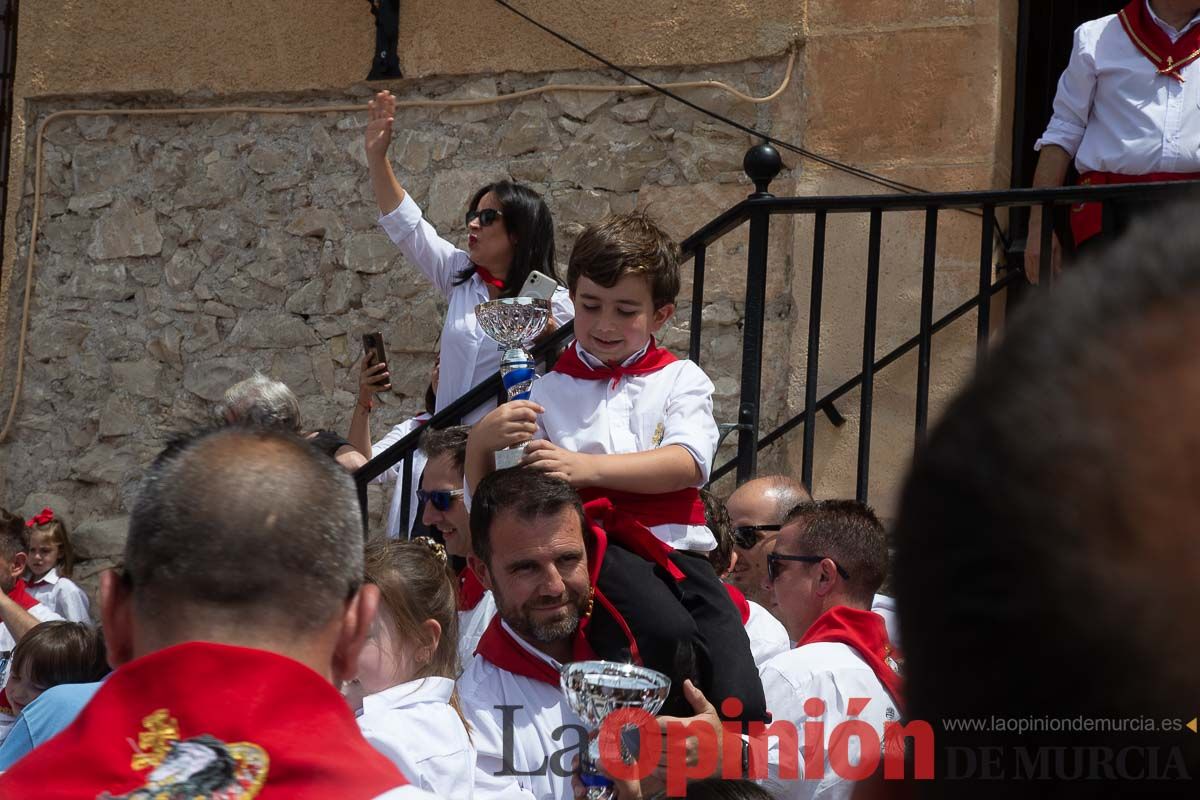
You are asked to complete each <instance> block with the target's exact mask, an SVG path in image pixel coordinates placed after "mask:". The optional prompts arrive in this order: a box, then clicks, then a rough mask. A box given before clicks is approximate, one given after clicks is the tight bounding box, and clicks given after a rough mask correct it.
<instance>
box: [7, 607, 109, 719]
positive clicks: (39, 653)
mask: <svg viewBox="0 0 1200 800" xmlns="http://www.w3.org/2000/svg"><path fill="white" fill-rule="evenodd" d="M107 674H108V659H107V656H106V655H105V652H104V639H103V637H102V636H101V634H100V631H99V630H98V629H96V628H93V627H92V626H91V625H87V624H84V623H80V622H67V621H65V620H55V621H53V622H43V623H41V624H39V625H36V626H34V627H33V628H31V629H30V631H29V632H28V633H26V634H25V635H24V636H23V637H21V641H19V642H17V646H16V649H14V650H13V654H12V663H11V665H10V666H9V670H8V683H7V684H6V685H5V687H4V690H3V691H0V741H3V740H4V739H5V738H7V736H8V732H9V730H11V728H12V725H13V723H15V722H16V720H17V716H18V715H19V714H20V713H21V712H22V711H23V710H24V709H25V706H27V705H29V704H30V703H32V702H33V701H34V700H36V699H37V698H38V697H40V696H41V694H42V692H44V691H46V690H47V689H49V688H50V687H52V686H58V685H59V684H62V683H92V682H93V681H98V680H100V679H101V678H103V677H104V676H105V675H107Z"/></svg>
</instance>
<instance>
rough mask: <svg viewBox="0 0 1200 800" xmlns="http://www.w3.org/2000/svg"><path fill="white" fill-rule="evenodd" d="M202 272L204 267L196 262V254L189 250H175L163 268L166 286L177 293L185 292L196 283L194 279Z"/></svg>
mask: <svg viewBox="0 0 1200 800" xmlns="http://www.w3.org/2000/svg"><path fill="white" fill-rule="evenodd" d="M203 270H204V265H203V264H201V263H200V262H199V261H198V260H196V254H195V253H193V252H192V251H190V250H176V251H175V254H174V255H173V256H171V260H170V261H168V262H167V266H166V267H164V268H163V275H164V276H165V277H166V279H167V286H170V287H171V288H172V289H174V290H175V291H177V292H186V291H188V290H190V289H191V288H192V286H193V285H195V283H196V278H198V277H200V273H201V272H202V271H203Z"/></svg>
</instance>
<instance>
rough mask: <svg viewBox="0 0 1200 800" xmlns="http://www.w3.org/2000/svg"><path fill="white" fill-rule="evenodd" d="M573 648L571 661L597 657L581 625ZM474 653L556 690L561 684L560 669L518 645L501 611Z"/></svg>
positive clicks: (489, 625) (513, 672) (505, 669)
mask: <svg viewBox="0 0 1200 800" xmlns="http://www.w3.org/2000/svg"><path fill="white" fill-rule="evenodd" d="M572 651H573V652H572V654H571V660H572V661H589V660H591V659H594V658H595V657H596V654H595V653H594V652H593V651H592V646H591V645H589V644H588V642H587V639H585V638H584V636H583V626H582V625H580V629H579V630H578V631H576V633H575V641H574V642H573V643H572ZM475 652H476V653H478V654H479V655H481V656H483V657H484V658H486V659H487V660H488V661H489V662H491V663H492V664H494V665H495V666H497V667H499V668H500V669H502V670H504V671H505V672H511V673H512V674H514V675H520V676H522V677H525V678H530V679H531V680H535V681H541V682H542V683H547V684H549V685H551V686H553V687H554V688H556V689H557V688H558V687H559V683H558V678H559V674H558V670H556V669H555V668H554V667H552V666H550V665H549V664H548V663H546V661H545V660H543V659H541V658H538V657H537V656H535V655H534V654H533V653H531V652H529V651H528V650H526V649H525V648H524V647H522V646H521V645H520V644H518V643H517V640H516V639H514V638H513V637H512V634H510V633H509V632H508V631H507V630H506V629H505V628H504V626H503V625H501V624H500V615H499V614H497V615H496V616H494V617H492V621H491V622H490V623H488V626H487V630H485V631H484V632H483V636H482V637H480V639H479V646H478V647H476V648H475Z"/></svg>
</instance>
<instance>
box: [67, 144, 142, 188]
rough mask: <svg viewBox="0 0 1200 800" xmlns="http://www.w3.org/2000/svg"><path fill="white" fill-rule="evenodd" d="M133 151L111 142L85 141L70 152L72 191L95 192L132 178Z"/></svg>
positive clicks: (118, 184)
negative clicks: (94, 142)
mask: <svg viewBox="0 0 1200 800" xmlns="http://www.w3.org/2000/svg"><path fill="white" fill-rule="evenodd" d="M133 173H134V160H133V152H132V151H131V150H130V149H129V148H128V147H122V146H120V145H114V144H112V143H111V142H99V143H96V144H92V143H90V142H85V143H83V144H80V145H79V146H78V147H76V148H75V150H74V152H73V153H72V154H71V177H72V180H73V182H74V187H75V192H74V193H75V194H95V193H96V192H102V191H104V190H105V189H112V188H114V187H116V186H120V185H121V184H123V183H125V182H126V181H128V180H129V179H130V178H132V177H133Z"/></svg>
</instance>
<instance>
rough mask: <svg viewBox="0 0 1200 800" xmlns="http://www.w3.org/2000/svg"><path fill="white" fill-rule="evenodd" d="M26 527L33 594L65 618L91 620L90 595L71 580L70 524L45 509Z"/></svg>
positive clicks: (29, 577) (74, 620)
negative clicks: (68, 528) (68, 531)
mask: <svg viewBox="0 0 1200 800" xmlns="http://www.w3.org/2000/svg"><path fill="white" fill-rule="evenodd" d="M25 527H26V532H25V533H26V536H25V539H26V546H27V550H28V561H27V563H28V565H29V576H28V577H27V579H26V582H27V583H28V584H29V586H28V588H29V593H30V594H31V595H33V596H34V597H35V598H36V599H37V601H38V602H39V603H41V604H42V605H44V606H46V607H47V608H49V609H50V610H51V611H53V612H54V613H56V614H58V615H59V616H60V617H62V618H63V619H68V620H71V621H72V622H84V623H90V622H91V621H92V617H91V614H90V613H89V612H88V597H87V594H86V593H85V592H84V591H83V589H80V588H79V586H77V585H76V584H75V582H74V581H72V580H71V570H72V569H73V568H74V566H75V551H74V550H72V549H71V540H70V538H69V537H68V536H67V526H66V525H64V524H63V521H62V520H61V519H59V518H57V517H56V516H54V512H53V511H51V510H50V509H48V508H43V509H42V511H41V513H40V514H36V515H34V517H33V519H31V520H29V521H27V522H26V523H25Z"/></svg>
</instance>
